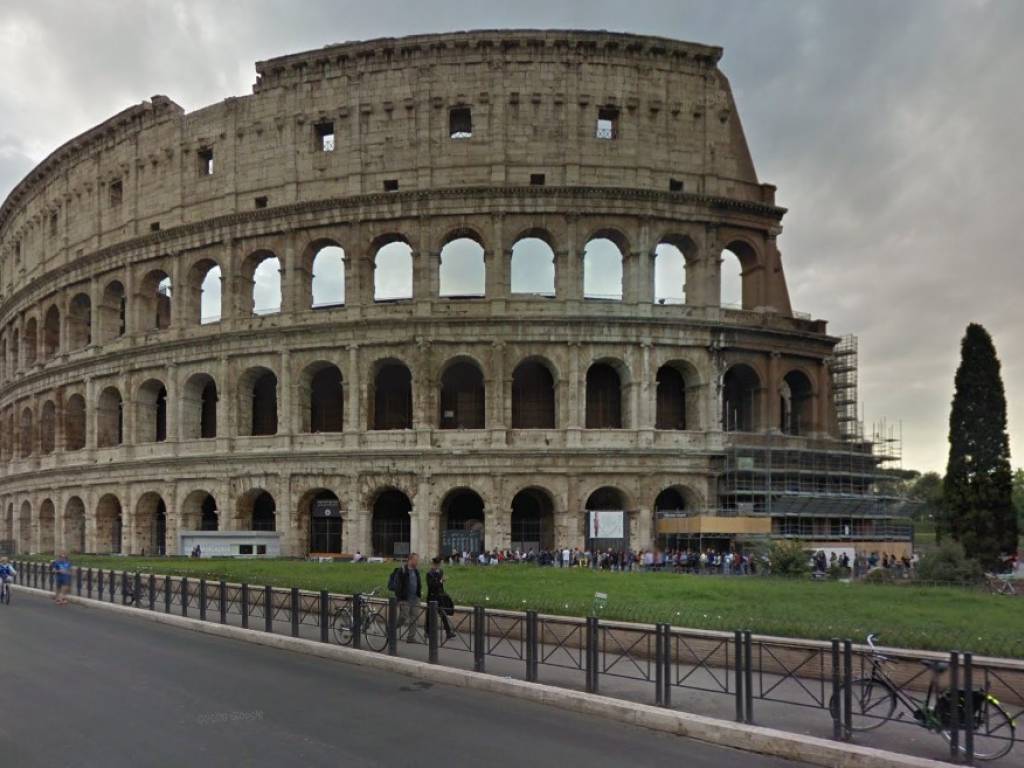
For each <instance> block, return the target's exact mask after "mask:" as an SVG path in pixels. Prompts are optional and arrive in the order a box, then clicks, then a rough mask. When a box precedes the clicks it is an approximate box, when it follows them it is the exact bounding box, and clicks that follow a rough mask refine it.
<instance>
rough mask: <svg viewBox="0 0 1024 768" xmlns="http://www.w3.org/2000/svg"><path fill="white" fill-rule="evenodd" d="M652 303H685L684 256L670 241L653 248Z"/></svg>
mask: <svg viewBox="0 0 1024 768" xmlns="http://www.w3.org/2000/svg"><path fill="white" fill-rule="evenodd" d="M654 303H655V304H685V303H686V256H685V255H684V254H683V251H682V250H681V249H680V248H679V247H678V246H677V245H674V244H672V243H659V244H658V247H657V248H655V249H654Z"/></svg>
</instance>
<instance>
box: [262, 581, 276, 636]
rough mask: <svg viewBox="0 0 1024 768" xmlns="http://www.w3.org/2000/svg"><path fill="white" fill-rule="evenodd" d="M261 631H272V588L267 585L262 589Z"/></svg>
mask: <svg viewBox="0 0 1024 768" xmlns="http://www.w3.org/2000/svg"><path fill="white" fill-rule="evenodd" d="M263 629H264V630H265V631H267V632H273V631H274V588H273V587H272V586H270V585H269V584H267V585H266V586H265V587H264V588H263Z"/></svg>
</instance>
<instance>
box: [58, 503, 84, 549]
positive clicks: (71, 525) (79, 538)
mask: <svg viewBox="0 0 1024 768" xmlns="http://www.w3.org/2000/svg"><path fill="white" fill-rule="evenodd" d="M63 534H64V549H66V550H67V551H68V552H72V553H75V552H85V502H83V501H82V500H81V499H80V498H78V497H77V496H72V497H71V498H70V499H68V503H67V504H65V505H64V530H63Z"/></svg>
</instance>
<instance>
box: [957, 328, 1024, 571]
mask: <svg viewBox="0 0 1024 768" xmlns="http://www.w3.org/2000/svg"><path fill="white" fill-rule="evenodd" d="M941 530H942V532H943V533H948V534H949V535H950V536H952V537H953V539H955V540H956V541H959V542H960V543H961V544H963V546H964V551H965V552H966V554H967V556H968V557H974V558H977V559H978V560H980V561H981V563H982V564H983V565H984V566H985V567H986V568H990V569H991V568H995V567H997V565H998V563H999V555H1000V554H1008V553H1011V552H1015V551H1016V550H1017V518H1016V515H1015V513H1014V507H1013V476H1012V474H1011V472H1010V438H1009V436H1008V435H1007V432H1006V394H1005V391H1004V389H1003V379H1002V376H1001V375H1000V370H999V358H998V357H996V349H995V345H994V344H993V343H992V337H991V336H990V335H989V333H988V331H986V330H985V329H984V328H983V327H982V326H980V325H978V324H976V323H971V324H970V325H968V326H967V332H966V333H965V334H964V338H963V341H962V342H961V344H960V367H959V368H957V371H956V380H955V391H954V394H953V406H952V409H951V411H950V414H949V461H948V463H947V465H946V477H945V479H944V480H943V515H942V518H941Z"/></svg>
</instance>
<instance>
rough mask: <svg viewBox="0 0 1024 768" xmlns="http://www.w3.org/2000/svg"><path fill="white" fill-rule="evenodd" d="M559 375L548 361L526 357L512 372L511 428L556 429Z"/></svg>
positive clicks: (536, 357)
mask: <svg viewBox="0 0 1024 768" xmlns="http://www.w3.org/2000/svg"><path fill="white" fill-rule="evenodd" d="M557 381H558V377H557V374H556V373H555V372H554V367H553V366H552V365H551V362H550V361H549V360H547V359H546V358H543V357H539V356H530V357H526V358H524V359H523V360H521V361H520V362H519V364H518V365H517V366H516V367H515V370H513V371H512V428H513V429H555V428H556V427H557V425H558V396H557V395H558V393H557V391H556V389H557Z"/></svg>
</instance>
